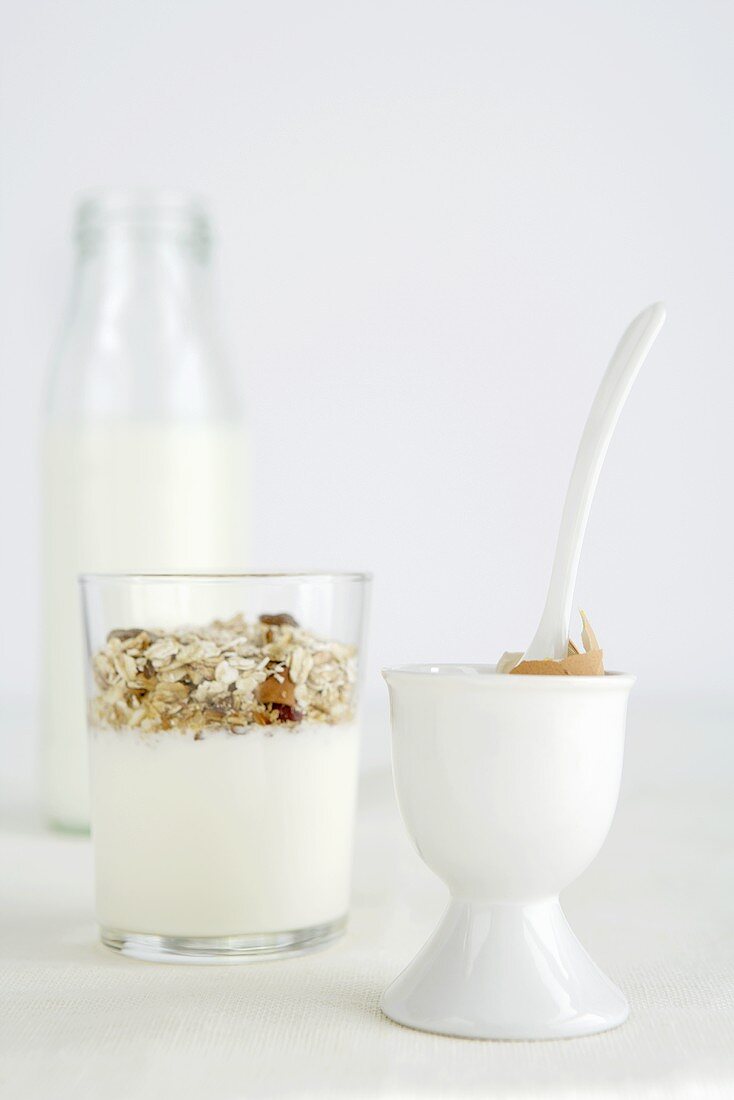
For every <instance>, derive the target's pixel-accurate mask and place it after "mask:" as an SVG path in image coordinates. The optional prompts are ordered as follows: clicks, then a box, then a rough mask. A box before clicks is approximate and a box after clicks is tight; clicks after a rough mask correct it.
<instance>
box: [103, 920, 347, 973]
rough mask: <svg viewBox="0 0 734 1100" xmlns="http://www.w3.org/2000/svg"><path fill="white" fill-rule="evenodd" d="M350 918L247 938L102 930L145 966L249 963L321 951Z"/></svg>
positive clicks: (110, 943)
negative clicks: (145, 964)
mask: <svg viewBox="0 0 734 1100" xmlns="http://www.w3.org/2000/svg"><path fill="white" fill-rule="evenodd" d="M346 926H347V918H346V917H339V918H338V920H333V921H329V922H328V923H327V924H316V925H313V926H312V927H311V928H298V929H295V930H294V931H293V932H258V933H252V934H250V935H244V936H155V935H149V934H143V933H138V932H120V931H118V930H117V929H116V928H100V937H101V939H102V943H103V944H105V946H106V947H112V948H114V950H115V951H119V952H120V954H122V955H126V956H127V957H128V958H131V959H142V960H143V962H159V963H204V964H207V963H246V962H260V961H266V960H268V959H285V958H290V957H291V956H293V955H306V954H308V952H310V951H320V950H321V949H322V948H324V947H328V945H329V944H330V943H333V942H334V940H338V939H339V938H340V936H342V935H343V934H344V931H345V929H346Z"/></svg>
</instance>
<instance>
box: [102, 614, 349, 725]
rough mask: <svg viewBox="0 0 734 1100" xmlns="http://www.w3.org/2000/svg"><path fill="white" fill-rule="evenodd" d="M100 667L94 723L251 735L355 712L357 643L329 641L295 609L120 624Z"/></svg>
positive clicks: (334, 721) (337, 718) (335, 720)
mask: <svg viewBox="0 0 734 1100" xmlns="http://www.w3.org/2000/svg"><path fill="white" fill-rule="evenodd" d="M92 669H93V673H94V680H95V683H96V686H97V689H98V691H97V694H96V695H95V696H94V697H93V699H92V701H91V703H90V722H91V724H92V725H93V726H99V727H111V728H116V729H121V728H124V727H127V728H132V729H139V730H141V731H144V732H147V731H149V732H157V731H160V730H169V729H177V730H193V731H194V732H195V733H197V732H200V731H203V730H204V729H205V728H206V727H218V728H224V729H226V730H229V731H231V732H232V733H245V732H246V731H247V729H248V728H251V727H253V726H265V727H273V726H290V727H295V726H298V725H299V724H300V723H301V722H304V721H309V722H327V723H329V724H331V725H335V724H337V723H342V722H349V721H351V720H352V718H353V717H354V707H355V683H356V672H357V651H356V647H355V646H351V645H344V644H342V643H341V642H334V641H325V640H323V639H321V638H319V637H317V636H316V635H315V634H311V633H309V631H307V630H304V629H303V628H302V627H300V626H299V625H298V623H297V622H296V620H295V619H294V618H293V617H292V616H290V615H287V614H273V615H261V616H260V618H259V619H258V620H257V621H256V622H250V621H248V620H246V619H245V618H244V616H243V615H235V616H234V617H233V618H232V619H229V620H227V621H221V620H218V619H217V620H214V622H212V623H209V624H208V625H206V626H186V627H181V628H178V629H176V630H173V631H163V630H142V629H137V628H132V629H128V630H113V631H111V632H110V634H109V635H108V636H107V641H106V643H105V645H104V646H102V648H101V649H100V650H98V652H97V653H95V655H94V657H93V658H92Z"/></svg>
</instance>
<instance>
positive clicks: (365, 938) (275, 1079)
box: [0, 700, 734, 1100]
mask: <svg viewBox="0 0 734 1100" xmlns="http://www.w3.org/2000/svg"><path fill="white" fill-rule="evenodd" d="M733 717H734V712H733V711H732V708H731V707H726V706H719V707H712V706H708V707H703V706H702V705H700V704H697V703H696V702H695V701H689V702H688V703H683V702H679V703H677V704H666V705H664V706H656V705H653V704H650V703H648V704H644V705H643V704H642V703H635V701H634V700H633V704H632V708H631V716H630V735H629V743H628V756H627V764H626V771H625V778H624V784H623V793H622V800H621V803H620V808H619V811H618V814H617V818H616V821H615V824H614V826H613V829H612V832H611V834H610V837H609V840H608V841H607V844H606V846H605V848H604V850H603V852H602V854H601V855H600V856H599V858H598V860H597V861H596V863H595V864H594V865H593V866H592V867H591V869H590V870H589V871H588V872H587V873H586V874H585V875H584V876H583V878H582V879H581V880H579V882H578V883H576V884H575V885H574V886H573V887H571V888H570V889H569V890H568V891H567V892H566V895H565V897H564V903H565V907H566V911H567V913H568V915H569V918H570V920H571V923H572V924H573V926H574V928H575V930H576V932H577V933H578V935H579V936H580V938H581V939H582V941H583V942H584V943H585V944H586V946H587V947H588V948H589V950H590V951H591V953H592V954H593V956H594V957H595V959H596V960H597V961H598V962H599V963H600V964H601V965H602V966H603V967H604V968H605V969H606V970H607V971H608V973H609V974H610V975H611V977H612V978H613V979H614V980H615V981H616V982H617V983H618V984H619V985H620V986H622V988H623V989H624V990H625V991H626V993H627V995H628V997H629V999H630V1002H631V1006H632V1013H631V1017H630V1019H629V1021H628V1023H626V1024H625V1025H624V1026H623V1027H621V1028H619V1029H617V1030H616V1031H614V1032H610V1033H607V1034H606V1035H601V1036H594V1037H590V1038H585V1039H574V1040H566V1041H561V1042H544V1043H483V1042H476V1041H469V1040H457V1039H448V1038H441V1037H438V1036H431V1035H424V1034H421V1033H418V1032H413V1031H409V1030H407V1029H405V1028H401V1027H398V1026H396V1025H394V1024H392V1023H390V1022H388V1021H387V1020H386V1019H384V1018H383V1017H382V1016H381V1015H380V1012H379V1010H378V998H379V996H380V992H381V990H382V989H383V988H384V986H385V985H386V984H387V983H388V982H389V981H390V979H391V978H392V977H393V976H394V975H395V974H396V973H397V972H398V971H399V970H400V969H401V967H402V966H403V965H404V964H405V963H406V962H407V961H408V959H409V958H410V957H411V956H412V954H413V953H414V952H415V950H416V949H417V947H418V946H419V945H420V944H421V942H422V941H423V940H424V939H425V938H426V936H427V934H428V932H429V931H430V929H431V927H432V925H433V923H434V922H435V920H436V918H437V916H438V915H439V913H440V911H441V908H442V906H443V902H444V893H443V889H442V887H441V885H440V883H438V882H437V881H435V880H434V879H433V878H432V876H431V875H430V874H429V872H428V871H426V870H425V868H424V867H423V866H422V864H421V863H420V862H419V860H418V858H417V856H415V854H414V853H413V851H412V849H411V848H410V846H409V844H408V842H407V840H406V838H405V836H404V833H403V830H402V827H401V825H400V822H399V819H398V815H397V811H396V809H395V806H394V802H393V798H392V792H391V788H390V783H389V777H388V775H387V773H386V772H385V771H374V772H372V773H369V774H367V775H366V776H365V778H364V781H363V784H362V790H361V805H360V813H359V820H358V835H357V846H356V859H355V885H354V905H353V914H352V920H351V925H350V929H349V932H348V934H347V936H346V937H345V938H344V939H343V940H342V941H341V942H340V943H339V944H338V945H336V946H334V947H332V948H331V949H329V950H327V951H325V952H323V953H321V954H317V955H312V956H308V957H304V958H300V959H293V960H290V961H288V962H282V963H258V964H254V965H247V966H242V967H203V966H161V965H154V964H148V963H136V962H134V961H130V960H127V959H123V958H121V957H119V956H118V955H116V954H115V953H113V952H111V951H108V950H106V949H104V948H102V947H101V946H99V945H98V944H97V943H96V939H95V928H94V925H93V923H92V915H91V914H92V882H91V859H90V845H89V842H88V841H87V840H84V839H80V838H69V837H61V836H57V835H52V834H49V833H46V832H44V831H43V829H42V828H41V827H40V825H38V824H35V823H34V821H33V817H32V815H31V814H30V813H29V812H27V811H25V810H24V809H23V807H22V806H16V807H15V808H14V809H13V808H8V807H7V806H6V812H5V819H4V821H3V823H2V827H0V875H1V878H0V882H1V883H2V914H1V915H2V922H1V926H0V950H1V952H2V969H1V971H0V984H1V991H0V1096H1V1097H2V1098H3V1100H6V1098H7V1100H30V1098H33V1100H35V1098H43V1100H46V1098H49V1100H66V1098H71V1097H74V1100H85V1098H94V1100H123V1098H125V1100H127V1098H135V1100H143V1098H145V1100H148V1098H150V1100H153V1098H155V1100H168V1098H171V1100H174V1098H175V1100H179V1098H180V1100H188V1098H196V1100H199V1098H201V1100H219V1098H235V1097H245V1096H254V1097H267V1096H292V1097H306V1096H319V1097H327V1096H349V1097H363V1096H364V1097H372V1096H390V1097H393V1096H395V1097H412V1096H426V1097H441V1098H444V1097H453V1096H457V1097H465V1096H466V1097H469V1096H492V1097H494V1096H523V1097H525V1096H548V1097H560V1096H564V1097H565V1096H573V1097H582V1098H587V1097H612V1096H614V1097H617V1096H624V1097H634V1098H635V1100H638V1098H645V1097H661V1098H663V1097H664V1098H666V1100H668V1098H672V1097H685V1098H686V1100H692V1098H696V1097H722V1098H723V1097H727V1098H731V1097H733V1096H734V1024H733V1021H734V885H733V883H734V874H733V872H734V814H733V813H732V794H731V790H732V787H731V784H732V778H733V777H734V729H733V728H732V726H733V725H734V723H733V722H732V718H733ZM6 801H8V800H6ZM10 801H12V799H10Z"/></svg>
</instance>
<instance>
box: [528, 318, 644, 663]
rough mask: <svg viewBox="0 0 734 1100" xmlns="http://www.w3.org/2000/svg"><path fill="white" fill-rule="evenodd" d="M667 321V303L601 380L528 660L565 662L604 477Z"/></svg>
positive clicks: (640, 321) (640, 322)
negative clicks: (622, 419)
mask: <svg viewBox="0 0 734 1100" xmlns="http://www.w3.org/2000/svg"><path fill="white" fill-rule="evenodd" d="M664 320H665V307H664V305H663V303H662V302H656V303H654V305H651V306H648V307H647V309H645V310H643V311H642V313H640V314H639V316H637V317H635V319H634V321H633V322H632V323H631V325H630V326H629V328H628V329H627V331H626V332H625V333H624V335H623V337H622V339H621V340H620V341H619V344H618V345H617V349H616V351H615V352H614V355H613V356H612V359H611V362H610V363H609V366H608V367H607V369H606V372H605V374H604V377H603V378H602V380H601V384H600V385H599V389H598V390H597V393H596V397H595V398H594V403H593V405H592V406H591V411H590V412H589V416H588V419H587V421H586V426H585V428H584V434H583V435H582V436H581V442H580V444H579V449H578V452H577V454H576V462H575V463H574V467H573V473H572V474H571V480H570V482H569V485H568V492H567V493H566V502H565V504H564V506H563V516H562V517H561V529H560V531H559V532H558V542H557V544H556V555H555V558H554V559H553V571H552V573H551V579H550V584H549V586H548V596H547V598H546V602H545V608H544V609H543V614H542V616H541V619H540V624H539V626H538V630H537V632H536V635H535V637H534V638H533V640H532V642H531V643H530V647H529V648H528V650H527V652H526V653H525V658H524V659H525V660H543V659H545V658H549V657H550V658H553V659H554V660H561V658H563V657H565V656H566V653H567V648H568V637H569V625H570V620H571V603H572V600H573V592H574V588H575V587H576V574H577V573H578V568H579V560H580V558H581V547H582V545H583V541H584V534H585V533H586V523H587V520H588V518H589V512H590V511H591V502H592V500H593V499H594V492H595V491H596V486H597V482H598V481H599V474H600V473H601V468H602V466H603V464H604V458H605V456H606V453H607V448H608V447H609V442H610V440H611V438H612V435H613V434H614V429H615V427H616V425H617V421H618V419H619V414H620V413H621V411H622V406H623V405H624V403H625V401H626V400H627V395H628V394H629V392H630V390H631V389H632V384H633V382H634V380H635V378H636V377H637V373H638V371H639V369H640V367H641V366H642V364H643V363H644V361H645V358H646V357H647V353H648V352H649V350H650V348H651V347H652V345H653V343H654V341H655V337H656V336H657V334H658V333H659V332H660V329H661V328H662V325H663V321H664Z"/></svg>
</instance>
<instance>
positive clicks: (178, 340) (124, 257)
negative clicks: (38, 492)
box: [50, 196, 235, 418]
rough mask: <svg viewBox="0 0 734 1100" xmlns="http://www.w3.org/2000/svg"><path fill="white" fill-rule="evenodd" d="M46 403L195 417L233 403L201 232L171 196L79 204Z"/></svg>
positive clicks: (87, 411)
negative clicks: (72, 265) (68, 288)
mask: <svg viewBox="0 0 734 1100" xmlns="http://www.w3.org/2000/svg"><path fill="white" fill-rule="evenodd" d="M77 239H78V252H77V266H76V274H75V279H74V287H73V292H72V298H71V303H70V309H69V313H68V317H67V324H66V327H65V330H64V334H63V337H62V341H61V347H60V352H59V355H58V357H57V369H56V371H55V375H54V378H53V379H52V385H51V389H50V408H51V409H53V410H59V409H63V410H64V414H65V415H66V413H67V412H69V411H71V412H74V410H80V411H81V412H82V413H83V414H84V415H85V416H89V417H94V416H100V417H109V416H117V415H124V416H126V417H128V418H130V417H135V416H141V417H155V416H157V417H185V418H186V417H201V416H211V415H217V416H218V415H223V414H227V415H228V414H229V413H230V411H231V410H232V408H233V407H234V404H235V402H234V400H233V397H232V394H231V388H230V385H229V383H228V381H227V379H226V377H225V376H226V373H227V372H226V369H225V368H224V365H223V361H222V356H221V350H220V347H219V341H218V338H217V333H216V327H215V325H214V324H213V322H212V310H211V305H210V295H209V264H208V259H209V234H208V230H207V225H206V220H205V218H204V216H203V214H202V213H201V212H200V211H199V210H198V208H197V207H196V206H195V205H194V204H192V203H191V202H190V200H183V199H180V198H178V197H177V198H176V199H175V200H173V199H170V198H169V199H163V200H162V199H161V197H160V196H154V197H153V198H152V199H145V200H142V199H140V198H139V197H133V198H131V197H130V196H112V197H107V198H105V200H104V201H100V200H99V199H94V200H91V201H89V202H87V203H84V204H82V206H81V208H80V211H79V215H78V220H77Z"/></svg>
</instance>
